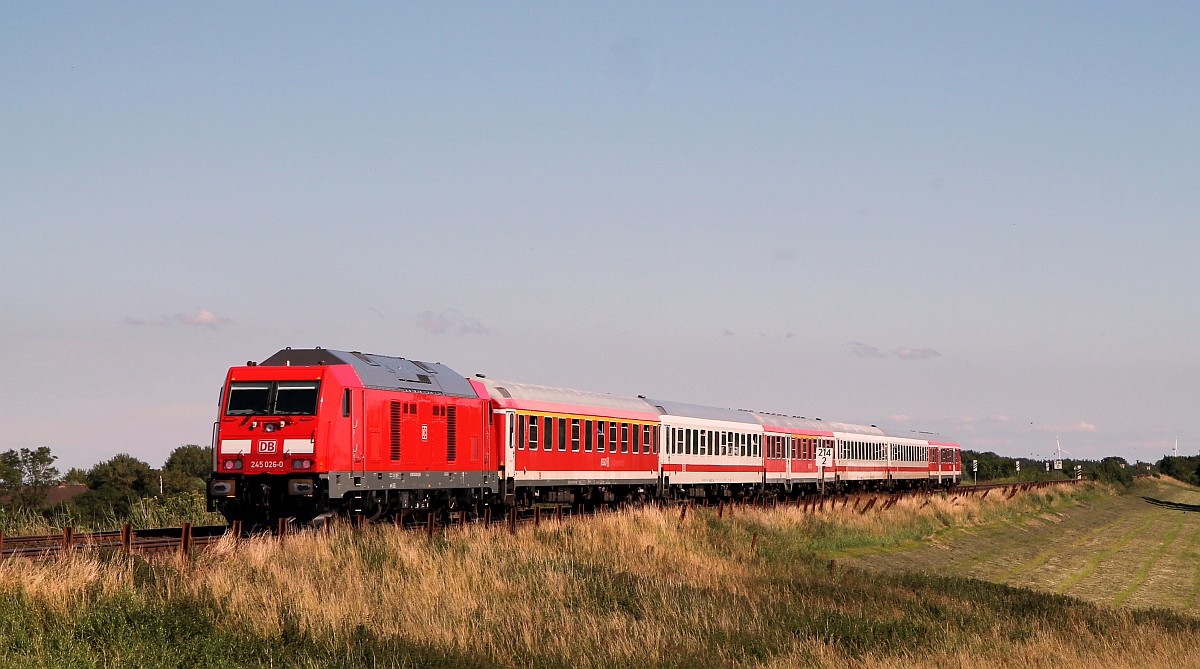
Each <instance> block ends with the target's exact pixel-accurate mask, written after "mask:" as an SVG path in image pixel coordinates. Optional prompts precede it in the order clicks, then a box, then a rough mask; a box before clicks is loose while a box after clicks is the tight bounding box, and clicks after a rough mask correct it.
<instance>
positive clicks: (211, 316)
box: [125, 309, 233, 328]
mask: <svg viewBox="0 0 1200 669" xmlns="http://www.w3.org/2000/svg"><path fill="white" fill-rule="evenodd" d="M125 324H126V325H133V326H137V327H168V326H171V325H190V326H193V327H207V328H217V327H219V326H221V325H232V324H233V321H231V320H229V319H228V318H225V317H223V316H218V315H217V314H215V313H213V312H212V311H210V310H208V309H199V310H197V311H196V312H195V313H190V314H174V315H171V316H163V317H162V318H158V319H153V320H146V319H142V318H126V319H125Z"/></svg>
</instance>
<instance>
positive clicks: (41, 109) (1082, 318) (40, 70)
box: [0, 2, 1200, 469]
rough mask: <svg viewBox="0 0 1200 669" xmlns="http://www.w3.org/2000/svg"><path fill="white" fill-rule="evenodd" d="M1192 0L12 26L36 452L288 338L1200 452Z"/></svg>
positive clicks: (557, 376) (13, 163)
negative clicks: (1174, 0)
mask: <svg viewBox="0 0 1200 669" xmlns="http://www.w3.org/2000/svg"><path fill="white" fill-rule="evenodd" d="M1198 45H1200V6H1197V5H1195V4H1194V3H1153V4H1141V3H1138V4H1134V3H1097V2H1087V3H1062V2H1054V3H1046V2H1028V3H1021V2H1007V3H995V4H993V5H985V4H984V3H935V2H916V3H832V2H831V3H694V2H688V3H671V4H666V3H654V4H648V3H586V4H585V3H575V2H567V3H511V4H501V3H434V4H432V5H430V4H428V3H407V4H400V3H355V4H348V3H339V4H329V3H311V4H308V3H254V4H250V3H225V2H215V3H117V2H114V3H100V4H97V3H43V2H10V3H4V4H2V5H0V225H2V226H3V230H4V240H5V241H4V243H3V244H0V342H2V343H3V345H2V346H0V368H2V369H3V370H4V371H5V373H6V376H7V379H6V381H7V382H6V383H4V384H3V386H0V425H3V427H4V431H3V432H4V436H3V438H0V450H2V449H7V448H20V447H31V448H32V447H37V446H43V445H44V446H50V447H51V448H52V449H53V450H54V452H55V453H56V454H57V455H58V456H59V458H60V460H59V465H60V466H61V467H62V468H64V469H65V468H66V467H70V466H80V467H87V466H90V465H91V464H93V463H95V462H97V461H100V460H104V459H107V458H108V457H110V456H111V455H113V454H115V453H119V452H128V453H131V454H133V455H135V456H137V457H140V458H142V459H144V460H147V461H148V462H150V463H151V464H153V465H156V466H157V465H161V464H162V462H163V461H164V460H165V459H166V456H167V455H168V454H169V453H170V451H171V449H173V448H174V447H176V446H178V445H180V444H184V443H208V440H209V435H210V429H211V424H212V421H213V420H214V418H215V415H216V400H217V392H218V388H219V385H220V383H221V380H222V378H223V375H224V372H225V370H226V368H227V367H229V366H230V365H233V364H241V363H243V362H244V361H246V360H261V359H263V358H265V357H267V356H269V355H270V354H271V353H273V352H274V351H276V350H277V349H279V348H283V347H284V346H292V347H297V348H299V347H310V346H324V347H328V348H344V349H357V350H364V351H370V352H375V353H383V354H389V355H399V356H404V357H411V358H415V359H421V360H432V361H440V362H444V363H446V364H448V365H450V366H451V367H452V368H454V369H456V370H458V371H459V372H461V373H464V374H473V373H476V372H481V373H487V374H488V375H490V376H494V377H501V378H511V379H517V380H522V381H526V382H531V383H544V384H552V385H562V386H569V387H577V388H581V389H586V390H596V391H604V392H613V393H642V394H646V395H649V396H652V397H653V396H658V397H663V398H668V399H675V400H679V401H688V402H696V403H706V404H714V405H719V406H732V407H740V408H755V409H761V410H766V411H777V412H783V413H790V414H797V415H805V416H810V417H813V416H820V417H823V418H827V419H838V420H846V421H855V422H864V423H873V424H878V425H880V426H881V427H885V428H887V429H891V430H894V431H897V432H907V431H909V430H925V431H933V432H938V433H940V434H943V435H946V436H948V437H951V438H955V439H957V440H959V441H961V442H962V443H963V444H964V446H966V447H968V448H975V449H979V450H994V451H996V452H999V453H1002V454H1005V455H1011V456H1021V457H1026V456H1030V455H1046V454H1049V453H1050V452H1051V451H1052V450H1053V449H1054V443H1055V438H1056V437H1060V438H1061V441H1062V444H1063V447H1064V448H1065V449H1067V450H1068V451H1069V452H1070V453H1071V454H1072V455H1074V456H1076V457H1092V458H1098V457H1103V456H1106V455H1121V456H1124V457H1126V458H1129V459H1142V460H1151V461H1155V460H1157V459H1158V458H1159V457H1161V456H1162V455H1163V454H1164V453H1166V452H1168V451H1169V450H1170V449H1171V448H1172V447H1173V446H1174V442H1175V439H1176V438H1177V437H1178V439H1179V443H1180V451H1181V452H1185V453H1193V454H1194V453H1197V452H1200V430H1197V429H1196V428H1195V426H1194V423H1195V410H1194V409H1195V401H1196V398H1197V397H1198V393H1197V390H1198V385H1200V380H1198V379H1200V374H1198V373H1200V354H1198V353H1197V344H1196V342H1197V341H1200V313H1198V310H1197V309H1196V306H1195V299H1196V297H1197V294H1198V291H1197V289H1198V288H1200V268H1198V258H1200V227H1198V226H1197V225H1196V223H1197V221H1198V220H1200V216H1198V214H1200V188H1198V187H1200V124H1197V122H1196V119H1197V118H1200V46H1198Z"/></svg>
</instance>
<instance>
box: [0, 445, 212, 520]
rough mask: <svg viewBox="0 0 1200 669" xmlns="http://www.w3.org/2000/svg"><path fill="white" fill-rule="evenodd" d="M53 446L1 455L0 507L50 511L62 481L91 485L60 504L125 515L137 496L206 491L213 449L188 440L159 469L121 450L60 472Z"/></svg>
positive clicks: (89, 513)
mask: <svg viewBox="0 0 1200 669" xmlns="http://www.w3.org/2000/svg"><path fill="white" fill-rule="evenodd" d="M56 460H58V456H56V455H54V454H53V452H51V450H50V447H49V446H40V447H38V448H33V449H30V448H21V449H10V450H7V451H4V452H3V453H0V509H8V510H15V509H25V510H45V511H49V510H50V509H48V508H47V507H48V505H47V500H48V499H49V497H50V492H51V490H52V489H53V488H54V487H55V486H57V485H59V484H60V483H77V484H83V485H85V486H87V490H86V491H85V492H83V493H80V494H78V495H75V496H74V497H71V498H70V499H69V500H67V501H65V502H62V504H65V505H66V506H68V507H70V509H71V510H72V511H73V512H74V513H75V514H76V515H78V516H81V517H93V518H95V517H105V516H115V517H121V516H125V515H127V514H128V513H129V510H130V508H131V506H132V505H133V504H134V503H135V502H136V501H137V500H139V499H142V498H146V497H156V496H163V497H168V496H176V495H180V494H199V495H201V496H203V495H204V491H205V486H206V481H207V478H208V474H209V470H210V468H211V467H212V448H211V447H208V446H198V445H196V444H185V445H183V446H180V447H178V448H176V449H175V450H173V451H171V454H170V456H168V457H167V460H166V462H165V463H163V466H162V467H161V468H158V469H155V468H153V467H151V466H150V464H149V463H147V462H144V461H142V460H139V459H138V458H135V457H133V456H132V455H129V454H126V453H121V454H118V455H114V456H113V457H111V458H109V459H108V460H105V461H103V462H100V463H97V464H96V465H94V466H93V467H91V468H90V469H87V470H84V469H79V468H75V467H72V468H71V469H69V470H68V471H67V472H66V474H62V475H60V473H59V470H58V468H57V467H55V466H54V463H55V461H56Z"/></svg>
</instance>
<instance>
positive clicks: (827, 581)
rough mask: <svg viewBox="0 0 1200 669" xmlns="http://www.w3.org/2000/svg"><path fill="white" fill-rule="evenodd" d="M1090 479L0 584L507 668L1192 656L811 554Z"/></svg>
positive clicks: (366, 544)
mask: <svg viewBox="0 0 1200 669" xmlns="http://www.w3.org/2000/svg"><path fill="white" fill-rule="evenodd" d="M1095 494H1100V491H1098V490H1097V489H1092V488H1090V489H1086V490H1085V489H1075V490H1071V489H1066V490H1064V491H1050V492H1026V493H1019V494H1018V495H1017V496H1015V497H1013V498H1011V499H1007V498H1005V496H1002V495H989V496H988V498H982V497H980V496H956V495H946V496H933V497H928V498H924V497H922V498H909V499H904V500H901V501H899V502H897V503H895V504H894V505H892V506H890V508H887V509H886V510H881V509H880V507H881V506H883V505H882V503H877V504H876V505H875V506H874V507H873V508H872V509H871V510H869V511H866V512H863V508H864V507H865V506H866V499H865V498H864V499H863V500H860V501H859V503H858V504H857V505H854V504H853V503H847V504H846V505H844V506H843V505H842V504H841V503H840V502H839V503H838V505H837V506H836V507H833V508H831V507H830V506H826V507H825V509H824V510H815V511H811V512H805V511H804V510H803V509H799V508H795V507H782V506H781V507H777V508H772V509H753V508H744V507H738V508H736V509H734V510H732V512H731V513H727V514H724V517H722V518H718V517H717V512H716V510H715V509H698V510H695V511H692V512H689V513H688V515H687V516H686V517H685V518H684V519H683V520H682V522H681V521H680V517H679V511H677V510H659V509H639V510H629V511H622V512H619V513H610V514H603V515H600V516H598V517H594V518H587V519H579V520H572V521H568V522H565V523H549V524H543V525H542V526H541V527H536V528H535V527H529V526H526V527H522V528H519V529H518V531H517V532H516V534H515V535H510V534H509V533H508V532H506V531H503V530H495V529H483V528H467V529H464V530H458V529H452V530H448V531H446V533H445V534H443V535H440V536H438V537H435V538H434V539H428V538H426V537H425V536H424V535H423V534H420V533H413V532H405V531H401V530H398V529H396V528H394V527H391V526H388V525H377V526H373V527H369V528H367V529H365V530H361V531H356V530H353V529H350V528H349V527H347V526H335V527H334V528H332V529H331V530H330V531H328V532H325V533H316V532H313V533H304V534H299V535H293V536H289V537H287V539H286V541H285V542H283V543H281V542H279V541H278V540H276V539H273V538H269V537H263V538H257V539H252V540H246V541H241V542H235V541H233V540H232V539H226V540H224V541H223V542H222V543H221V544H219V545H218V546H217V547H216V548H214V549H212V550H209V551H207V552H205V553H203V554H202V555H200V556H198V557H196V558H194V559H192V560H180V559H174V558H172V559H154V560H151V561H149V562H147V561H146V560H144V559H142V558H128V559H112V560H107V559H102V558H97V557H89V556H81V555H76V556H72V557H70V558H67V559H64V560H61V561H58V562H49V563H38V562H33V561H9V562H8V563H5V564H4V566H3V568H0V591H18V592H21V593H23V594H24V595H25V596H27V597H30V598H32V599H35V600H38V601H41V602H44V604H45V606H47V607H48V608H50V609H52V610H55V611H59V612H68V611H70V610H72V609H75V608H78V607H87V606H88V605H89V603H90V602H93V601H96V600H97V599H98V598H103V597H111V596H133V597H137V598H149V599H162V600H167V601H171V600H176V599H189V600H200V601H205V602H210V603H211V607H212V609H213V611H212V619H213V621H214V624H217V625H229V626H232V627H234V628H237V629H244V630H248V631H252V632H253V633H255V634H260V635H261V634H267V635H275V634H282V633H284V631H285V630H286V629H290V628H298V629H300V630H303V631H304V632H305V633H309V634H313V635H318V636H322V637H329V638H343V639H344V638H349V637H350V636H352V635H351V634H350V632H351V631H352V630H366V631H367V632H369V633H370V634H373V635H377V636H380V637H395V636H399V637H403V638H405V639H408V640H411V641H413V642H416V643H419V644H424V645H428V646H431V647H436V648H441V649H446V651H447V652H448V653H449V654H453V655H465V656H471V657H482V658H486V659H487V661H488V662H494V663H497V664H499V665H507V666H573V667H612V666H644V665H657V666H767V667H792V666H804V667H846V666H855V667H864V668H865V667H872V668H874V667H878V668H880V669H885V668H886V669H892V668H895V669H902V668H904V669H907V668H910V667H928V666H961V667H993V666H1014V667H1015V666H1022V667H1030V666H1033V667H1036V666H1046V667H1051V666H1053V667H1055V669H1063V668H1064V667H1084V666H1087V667H1091V666H1094V665H1096V664H1100V665H1102V666H1130V667H1132V666H1138V667H1154V666H1164V667H1165V666H1166V665H1167V663H1171V664H1172V665H1178V664H1179V662H1180V659H1181V658H1190V659H1191V660H1196V661H1197V662H1196V663H1200V633H1197V631H1196V630H1195V628H1194V627H1193V628H1188V629H1187V630H1185V631H1183V632H1180V631H1179V630H1166V629H1164V628H1163V627H1162V626H1160V625H1158V624H1157V623H1153V624H1150V623H1145V622H1144V621H1141V620H1139V619H1138V618H1136V617H1135V616H1133V615H1131V614H1129V613H1126V612H1110V611H1104V610H1099V609H1093V608H1087V607H1086V606H1085V605H1078V606H1083V607H1084V608H1082V609H1079V608H1077V607H1076V605H1074V604H1069V605H1064V607H1065V608H1064V611H1066V617H1065V618H1064V619H1063V620H1062V621H1057V622H1056V621H1053V620H1049V619H1046V618H1044V617H1042V614H1041V612H1040V610H1034V611H1032V612H1031V613H1028V614H1025V613H1022V609H1020V606H1021V605H1013V604H1011V603H1010V604H1005V606H1009V607H1010V609H1011V610H1009V609H1005V610H1003V611H1000V612H996V613H994V614H993V613H991V612H989V603H988V602H987V601H979V600H977V599H976V598H973V597H971V596H969V595H968V596H959V595H957V594H956V593H955V592H954V589H953V587H949V586H946V585H945V584H939V583H937V582H934V583H933V585H932V586H929V587H926V586H924V585H922V584H920V583H918V584H917V585H913V584H912V583H909V582H904V581H895V580H891V581H889V580H887V579H886V578H885V577H882V576H875V575H870V574H867V573H865V572H856V571H854V570H843V569H840V568H839V569H835V570H833V571H832V573H830V570H829V569H828V567H827V566H826V564H827V561H828V557H829V555H831V554H834V555H836V554H837V551H845V550H854V549H855V548H856V547H861V546H865V545H867V544H868V543H870V542H872V541H873V542H874V545H876V546H880V545H889V544H896V543H902V542H905V541H913V540H917V538H920V537H926V538H928V537H929V536H932V535H933V534H935V533H937V532H944V531H955V530H957V529H961V528H964V527H970V526H972V525H978V524H981V523H991V522H1000V521H1001V520H1004V521H1006V522H1008V521H1011V520H1012V519H1014V518H1021V517H1036V516H1037V515H1041V514H1053V512H1054V509H1055V507H1056V506H1061V505H1064V504H1074V503H1078V500H1079V499H1080V498H1082V497H1086V496H1087V495H1095ZM856 507H857V508H856ZM752 545H753V546H754V550H753V551H752V549H751V547H752ZM830 551H832V553H831V552H830ZM873 579H879V580H878V581H873ZM1015 599H1017V600H1019V599H1020V597H1016V598H1015ZM1039 601H1040V600H1039ZM1054 601H1058V600H1054ZM1062 601H1064V602H1066V601H1068V600H1065V598H1064V599H1063V600H1062ZM1040 606H1043V605H1042V604H1040V603H1039V604H1035V605H1034V606H1033V608H1034V609H1037V608H1038V607H1040ZM922 616H924V617H925V618H924V619H918V618H920V617H922ZM1097 616H1099V617H1100V618H1101V619H1102V622H1103V625H1102V626H1103V628H1104V629H1103V630H1101V631H1099V632H1098V631H1097V630H1096V629H1093V628H1095V627H1096V626H1097V623H1096V619H1097ZM1012 626H1015V631H1014V628H1013V627H1012ZM1101 634H1102V635H1103V636H1100V635H1101ZM875 637H878V638H875ZM384 664H385V665H386V661H385V662H384ZM1184 664H1185V665H1186V664H1187V663H1186V662H1185V663H1184Z"/></svg>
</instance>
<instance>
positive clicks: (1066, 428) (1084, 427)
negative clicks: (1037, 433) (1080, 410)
mask: <svg viewBox="0 0 1200 669" xmlns="http://www.w3.org/2000/svg"><path fill="white" fill-rule="evenodd" d="M1038 429H1039V430H1041V431H1042V432H1053V433H1055V434H1058V433H1062V432H1099V430H1098V429H1097V428H1096V426H1095V425H1092V424H1091V423H1089V422H1087V421H1083V420H1081V421H1079V422H1078V423H1072V424H1070V425H1050V424H1045V425H1039V426H1038Z"/></svg>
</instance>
